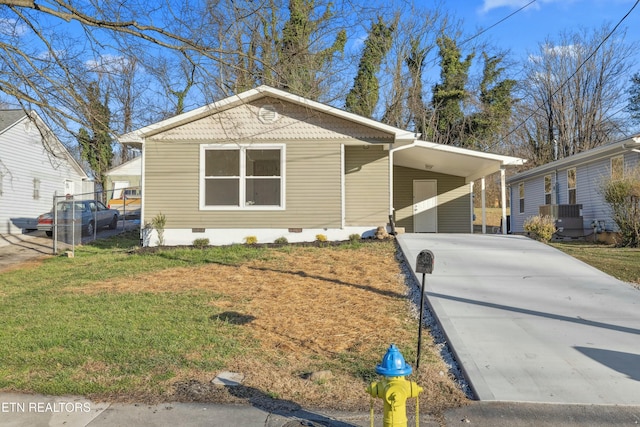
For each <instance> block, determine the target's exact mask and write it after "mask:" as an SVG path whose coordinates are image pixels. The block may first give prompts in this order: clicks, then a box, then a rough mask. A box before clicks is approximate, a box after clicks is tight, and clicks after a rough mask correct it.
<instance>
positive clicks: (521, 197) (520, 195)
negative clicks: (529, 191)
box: [518, 182, 527, 215]
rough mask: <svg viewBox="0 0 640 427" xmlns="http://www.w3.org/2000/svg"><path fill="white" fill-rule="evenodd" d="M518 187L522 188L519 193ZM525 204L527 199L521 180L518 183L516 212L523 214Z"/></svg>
mask: <svg viewBox="0 0 640 427" xmlns="http://www.w3.org/2000/svg"><path fill="white" fill-rule="evenodd" d="M520 188H522V193H520ZM520 200H524V203H521V202H520ZM526 204H527V199H526V197H525V188H524V182H521V183H519V184H518V213H519V214H520V215H524V212H525V210H526V207H527V206H526ZM523 205H524V206H523Z"/></svg>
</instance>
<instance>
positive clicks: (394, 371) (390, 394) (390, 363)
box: [367, 344, 422, 427]
mask: <svg viewBox="0 0 640 427" xmlns="http://www.w3.org/2000/svg"><path fill="white" fill-rule="evenodd" d="M411 371H412V369H411V366H409V365H408V364H407V363H406V362H405V360H404V357H403V356H402V353H400V350H398V347H396V346H395V345H394V344H391V346H390V347H389V349H388V350H387V353H386V354H385V355H384V357H383V358H382V363H380V364H379V365H377V366H376V372H377V373H378V374H380V375H383V376H384V378H383V379H382V381H377V382H373V383H371V385H369V387H367V393H369V394H370V395H371V396H373V397H378V398H380V399H382V400H383V402H384V412H383V426H384V427H396V426H397V427H401V426H402V427H407V407H406V401H407V399H408V398H410V397H418V395H419V394H420V392H422V387H420V386H419V385H418V384H416V383H415V382H413V381H408V380H406V379H405V378H404V377H405V376H406V375H410V374H411ZM417 417H418V414H417V413H416V424H417Z"/></svg>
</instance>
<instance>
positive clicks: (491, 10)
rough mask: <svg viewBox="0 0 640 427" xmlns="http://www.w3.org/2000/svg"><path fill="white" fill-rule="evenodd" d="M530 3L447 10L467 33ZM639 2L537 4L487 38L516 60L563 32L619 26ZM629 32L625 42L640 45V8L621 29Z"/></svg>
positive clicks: (455, 5)
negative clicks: (459, 20)
mask: <svg viewBox="0 0 640 427" xmlns="http://www.w3.org/2000/svg"><path fill="white" fill-rule="evenodd" d="M530 2H531V1H530V0H462V1H456V0H449V1H446V2H445V3H444V8H445V9H447V10H448V11H450V12H451V13H453V14H455V16H456V17H458V18H461V19H463V20H464V28H465V32H468V33H474V32H475V31H476V30H478V29H480V28H482V29H484V28H488V27H490V26H491V25H493V24H495V23H496V22H498V21H500V20H501V19H503V18H505V17H506V16H508V15H510V14H511V13H513V12H515V11H516V10H518V9H520V8H521V7H523V6H525V5H527V4H528V3H530ZM635 3H636V0H537V1H535V2H533V3H532V4H530V5H529V6H527V7H526V8H525V9H523V10H521V11H519V12H517V13H516V14H515V15H513V16H511V17H510V18H508V19H507V20H505V21H504V22H502V23H500V24H498V25H497V26H495V27H494V28H492V29H490V30H489V31H487V32H486V33H485V34H484V37H486V38H488V39H489V40H490V41H491V42H493V43H494V44H495V45H496V46H498V47H500V48H502V49H509V50H511V52H512V54H513V55H514V57H515V58H516V59H521V58H524V57H526V56H527V54H528V53H536V52H538V44H539V43H541V42H544V40H545V38H547V36H551V37H552V38H556V36H557V35H558V34H559V33H560V32H561V31H563V30H567V31H569V32H573V31H574V30H578V29H580V28H581V27H584V28H587V29H591V28H600V27H601V26H602V25H603V24H605V23H608V24H610V25H611V27H613V26H615V25H616V24H617V23H618V21H620V19H622V17H623V16H624V15H625V14H626V13H627V12H628V11H629V9H631V8H632V7H633V5H634V4H635ZM625 27H626V28H627V35H626V38H625V40H626V41H627V42H638V43H640V30H639V29H640V5H638V6H636V8H635V9H634V10H633V12H631V14H630V15H629V16H628V17H627V19H626V20H625V21H624V22H623V24H622V25H621V27H620V29H623V28H625Z"/></svg>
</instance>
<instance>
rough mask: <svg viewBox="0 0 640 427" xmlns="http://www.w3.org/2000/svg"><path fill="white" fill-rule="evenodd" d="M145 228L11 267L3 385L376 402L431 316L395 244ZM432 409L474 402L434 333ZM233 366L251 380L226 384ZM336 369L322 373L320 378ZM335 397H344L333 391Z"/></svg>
mask: <svg viewBox="0 0 640 427" xmlns="http://www.w3.org/2000/svg"><path fill="white" fill-rule="evenodd" d="M136 241H137V239H136V236H132V237H131V240H129V241H128V240H126V239H123V237H118V238H115V239H110V240H107V241H105V242H99V243H97V244H96V245H93V246H84V247H79V248H77V249H76V252H75V257H74V258H67V257H64V256H59V257H53V258H49V259H46V260H44V261H43V262H40V263H35V264H34V263H30V264H26V265H25V266H23V268H18V269H12V270H10V271H6V272H4V273H0V305H1V306H2V310H1V311H0V323H1V324H2V328H0V390H3V391H18V392H36V393H45V394H53V395H62V394H74V395H84V396H87V397H89V398H93V399H98V400H99V399H109V400H112V401H141V402H159V401H175V400H182V401H190V400H191V401H194V400H195V401H214V402H235V403H241V402H246V401H248V400H250V401H251V402H255V401H256V399H262V400H263V401H268V402H271V404H278V402H289V403H290V402H295V404H300V405H304V406H307V407H317V408H322V407H325V408H327V407H328V408H332V409H359V410H366V409H368V406H369V396H368V395H367V394H366V393H365V392H364V388H365V387H366V385H367V384H368V382H369V381H372V380H375V379H377V378H379V377H378V376H377V375H376V373H375V366H376V364H377V363H380V360H381V358H382V356H383V355H384V353H385V351H386V349H387V347H388V346H389V345H390V344H391V343H395V344H396V345H398V347H399V348H400V350H401V351H402V353H403V354H404V356H405V358H406V359H407V361H408V362H409V363H410V364H411V365H413V366H415V350H416V338H417V319H416V318H415V316H414V315H412V314H411V310H410V303H409V301H408V299H407V297H406V291H407V285H406V283H405V280H404V275H403V274H402V271H401V269H400V266H399V265H398V263H397V261H396V258H395V251H396V248H395V245H394V243H393V242H382V243H378V242H375V243H374V242H371V243H365V244H345V245H342V246H337V247H323V248H316V247H302V246H293V245H292V246H283V247H281V248H265V247H251V246H246V245H237V246H232V247H226V248H207V249H203V250H200V249H190V248H177V249H164V248H163V249H156V250H148V249H144V250H141V249H138V248H135V247H134V246H135V244H136ZM423 340H424V342H423V345H422V348H423V351H422V357H423V359H422V362H421V364H420V371H419V372H416V373H414V374H413V375H412V376H411V379H412V380H414V381H417V382H418V383H419V384H420V385H421V386H423V387H424V388H425V392H424V393H423V394H422V396H421V402H420V406H421V407H422V410H424V411H426V412H430V413H433V414H437V413H441V411H442V410H443V409H446V408H449V407H453V406H458V405H460V404H462V403H464V402H465V401H466V398H465V396H464V394H463V392H462V391H460V390H459V388H458V387H457V385H456V382H455V379H454V378H452V377H451V376H450V375H449V374H448V370H447V366H445V364H444V362H443V361H442V359H441V358H440V355H439V353H438V349H437V348H436V347H435V346H434V344H433V343H432V341H431V338H430V336H429V335H428V334H423ZM221 371H233V372H240V373H242V374H243V375H244V376H245V380H244V383H243V387H241V388H237V389H232V388H220V387H216V386H213V385H211V380H212V379H213V378H214V377H215V376H216V375H217V374H218V373H219V372H221ZM319 371H330V373H329V374H327V373H326V372H325V373H323V375H322V376H321V377H315V376H311V374H313V373H314V372H319ZM327 396H331V398H330V399H328V398H327Z"/></svg>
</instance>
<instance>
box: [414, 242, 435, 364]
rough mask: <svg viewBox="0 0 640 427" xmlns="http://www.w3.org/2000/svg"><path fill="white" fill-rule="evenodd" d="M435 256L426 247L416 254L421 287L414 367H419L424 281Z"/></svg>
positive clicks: (431, 267) (430, 270)
mask: <svg viewBox="0 0 640 427" xmlns="http://www.w3.org/2000/svg"><path fill="white" fill-rule="evenodd" d="M434 261H435V257H434V256H433V252H431V251H430V250H428V249H425V250H423V251H422V252H420V253H419V254H418V258H417V260H416V273H422V287H421V288H420V323H419V324H418V351H417V354H416V369H418V368H419V367H420V348H421V347H422V322H423V319H424V281H425V276H426V275H427V274H431V273H432V272H433V264H434Z"/></svg>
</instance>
